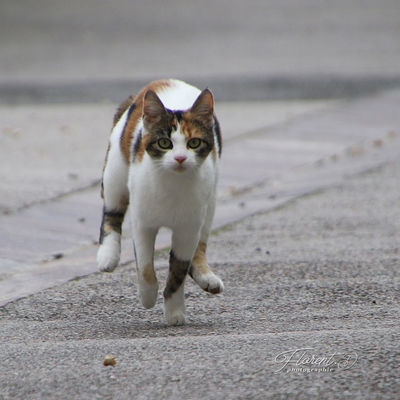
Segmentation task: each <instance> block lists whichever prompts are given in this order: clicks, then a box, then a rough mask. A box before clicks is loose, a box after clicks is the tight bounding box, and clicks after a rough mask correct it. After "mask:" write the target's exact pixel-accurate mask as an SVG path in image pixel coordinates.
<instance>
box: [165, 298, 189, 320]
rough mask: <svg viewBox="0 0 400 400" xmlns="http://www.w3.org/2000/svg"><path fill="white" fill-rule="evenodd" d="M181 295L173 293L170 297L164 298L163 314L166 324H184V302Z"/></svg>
mask: <svg viewBox="0 0 400 400" xmlns="http://www.w3.org/2000/svg"><path fill="white" fill-rule="evenodd" d="M181 297H182V296H179V295H178V293H175V294H174V295H173V296H172V297H171V298H169V299H166V300H165V303H164V316H165V320H166V321H167V324H168V325H184V324H185V304H184V302H183V301H184V300H183V298H181Z"/></svg>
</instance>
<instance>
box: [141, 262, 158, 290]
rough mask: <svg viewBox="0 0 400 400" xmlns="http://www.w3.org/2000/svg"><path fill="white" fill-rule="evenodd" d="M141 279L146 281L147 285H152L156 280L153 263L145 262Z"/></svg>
mask: <svg viewBox="0 0 400 400" xmlns="http://www.w3.org/2000/svg"><path fill="white" fill-rule="evenodd" d="M142 276H143V279H144V280H145V281H146V283H148V284H149V285H153V284H154V283H156V282H157V277H156V273H155V272H154V266H153V264H146V265H145V267H144V269H143V274H142Z"/></svg>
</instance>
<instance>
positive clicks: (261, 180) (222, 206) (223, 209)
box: [0, 91, 400, 305]
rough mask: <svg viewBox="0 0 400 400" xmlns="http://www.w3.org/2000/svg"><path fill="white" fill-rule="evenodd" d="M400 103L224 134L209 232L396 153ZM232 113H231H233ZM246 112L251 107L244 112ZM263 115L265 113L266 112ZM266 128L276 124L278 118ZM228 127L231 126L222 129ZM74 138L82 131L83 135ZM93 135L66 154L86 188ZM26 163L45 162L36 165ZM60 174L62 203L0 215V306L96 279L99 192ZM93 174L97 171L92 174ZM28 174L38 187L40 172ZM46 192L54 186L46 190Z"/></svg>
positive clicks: (361, 103) (127, 246)
mask: <svg viewBox="0 0 400 400" xmlns="http://www.w3.org/2000/svg"><path fill="white" fill-rule="evenodd" d="M399 99H400V92H399V91H390V92H384V93H382V94H380V95H377V96H373V97H371V98H366V99H359V100H353V101H350V102H336V103H333V104H332V103H328V105H325V106H323V103H317V104H319V106H322V108H318V107H317V108H314V112H310V113H307V112H306V111H307V110H309V111H311V110H310V109H308V108H307V106H306V105H303V107H299V108H298V111H299V112H300V111H301V110H303V112H305V113H303V115H298V116H297V117H295V118H288V117H284V118H283V119H281V123H276V124H275V125H272V126H271V125H268V120H269V118H268V117H264V118H259V119H256V118H255V119H254V123H255V125H251V126H250V125H249V127H248V128H250V130H245V128H243V129H244V130H243V131H240V130H235V129H232V131H229V130H228V134H227V135H226V136H227V140H226V142H225V144H224V157H223V159H222V164H221V174H220V175H221V176H220V184H219V194H218V206H217V211H216V216H215V219H214V228H219V227H221V226H224V225H225V224H228V223H231V222H233V221H236V220H238V219H240V218H243V217H245V216H247V215H251V214H253V213H255V212H257V211H259V210H266V209H271V208H273V207H276V206H277V205H279V204H283V203H284V202H287V201H288V200H291V199H294V198H296V197H298V196H300V195H303V194H304V193H310V192H313V191H315V190H318V189H321V188H324V187H327V186H329V185H333V184H337V183H338V182H340V181H341V180H342V179H343V178H344V177H345V176H348V175H352V174H355V173H359V172H361V171H365V170H368V169H370V168H374V167H376V166H377V165H380V164H382V163H385V162H389V161H391V160H393V159H395V158H397V157H398V154H399V152H400V134H399V131H398V126H400V120H399V118H400V115H399V114H398V112H397V104H398V102H399V101H400V100H399ZM260 106H261V105H260ZM308 106H310V104H308ZM225 107H227V108H226V109H225V111H226V110H229V109H230V107H229V106H228V105H225ZM235 107H239V105H235V106H233V107H232V108H231V110H234V109H235ZM247 107H248V108H251V105H249V104H248V105H247ZM312 107H316V105H315V104H314V106H312ZM312 107H311V109H313V108H312ZM262 109H263V110H267V109H268V107H266V105H265V104H264V108H262ZM228 114H229V113H228ZM228 114H226V115H228ZM231 114H232V120H231V125H230V126H231V127H232V122H233V121H234V120H235V119H237V120H239V123H238V124H237V126H236V128H238V127H239V126H240V121H241V119H242V118H241V115H240V114H239V115H237V114H236V113H231ZM249 114H251V113H250V112H249ZM282 115H285V114H284V113H283V114H282ZM227 119H229V115H228V117H227ZM274 120H275V121H277V120H278V118H277V116H275V119H274ZM260 121H263V123H265V124H266V126H264V127H263V128H259V127H258V125H257V123H260ZM227 125H228V127H229V123H228V124H227ZM77 131H78V132H81V131H82V128H80V129H79V130H77ZM240 132H242V133H240ZM96 135H97V132H93V136H91V135H90V134H83V135H82V138H81V139H79V142H80V143H82V145H83V146H82V150H81V148H80V147H79V146H77V148H79V151H78V150H77V152H76V154H74V155H73V156H74V157H75V159H77V160H80V165H81V167H80V169H79V175H80V176H81V177H85V176H86V178H87V177H92V178H91V179H88V182H89V183H90V182H91V181H92V180H93V179H95V178H96V175H91V173H92V171H94V170H96V168H94V167H93V166H94V165H95V164H96V162H98V161H99V160H102V158H103V154H104V148H103V149H102V150H101V152H100V150H99V151H98V153H99V154H97V153H96V155H95V156H94V157H93V160H92V161H91V162H89V161H87V160H89V159H90V158H91V156H90V153H91V151H92V147H94V146H90V145H89V147H86V144H87V143H89V144H90V142H91V140H90V137H96ZM24 137H25V136H24V135H21V138H20V143H22V144H24V143H25V141H24ZM28 137H29V136H28ZM50 137H51V135H50ZM94 140H95V139H92V141H94ZM27 143H30V142H29V140H28V141H27ZM70 143H72V142H71V141H70ZM75 145H76V144H75ZM42 146H43V144H42ZM96 146H98V145H96ZM44 147H45V146H44ZM83 149H85V150H83ZM50 153H51V152H50ZM33 154H34V153H33ZM58 156H60V157H65V160H66V161H67V163H66V164H65V165H68V153H66V154H63V151H62V147H61V149H60V150H59V151H56V152H55V154H54V155H53V157H52V158H50V160H44V163H45V164H47V165H51V164H53V165H57V161H56V160H55V157H58ZM5 158H7V157H5ZM32 160H33V161H34V162H36V163H43V161H42V160H40V159H39V160H38V159H37V157H36V158H35V157H33V159H32ZM96 160H97V161H96ZM26 164H28V160H26V162H25V164H23V163H21V164H20V165H19V166H18V165H17V164H16V168H15V172H13V174H14V176H23V174H24V168H25V165H26ZM18 171H19V173H18ZM63 171H65V170H63V164H62V163H60V167H59V168H52V169H50V171H49V176H50V177H52V180H51V182H57V179H60V183H58V184H55V185H54V186H53V190H57V189H58V190H59V189H63V190H67V192H66V194H64V195H63V196H61V197H55V198H48V201H44V202H41V203H37V204H35V202H33V203H31V206H30V207H27V208H23V209H19V210H18V209H17V210H16V211H15V210H14V212H12V211H11V212H7V210H6V213H5V214H4V215H2V216H0V237H1V238H2V240H1V241H0V305H1V304H5V303H7V302H9V301H12V300H15V299H18V298H20V297H22V296H26V295H29V294H31V293H35V292H37V291H39V290H42V289H44V288H46V287H51V286H53V285H56V284H60V283H62V282H65V281H67V280H69V279H73V278H76V277H79V276H83V275H86V274H88V273H90V272H94V271H97V265H96V262H95V258H94V255H95V253H96V244H95V243H96V241H97V238H98V237H97V235H98V229H99V219H100V210H101V207H102V206H101V199H100V197H99V187H98V185H94V186H93V185H91V184H89V185H88V186H87V187H86V188H80V189H79V186H78V185H77V183H76V182H75V180H73V181H72V182H71V183H70V186H68V185H67V186H66V187H63V179H65V176H63V175H66V174H63ZM99 171H101V165H100V164H99V166H98V172H97V174H99V173H100V172H99ZM33 173H34V174H36V175H35V176H36V177H37V178H38V179H40V178H41V177H40V170H39V171H34V172H33ZM11 176H12V175H11ZM97 176H99V175H97ZM42 179H43V182H46V180H45V179H44V178H43V177H42ZM76 181H79V180H78V179H77V180H76ZM5 182H7V180H5ZM24 182H25V181H24V180H22V182H21V189H18V187H17V186H16V188H17V190H16V191H14V192H13V191H12V190H6V189H4V186H3V190H2V191H3V192H4V193H6V196H5V198H7V196H8V198H10V197H11V198H13V197H16V198H17V200H18V194H19V193H20V192H21V191H22V193H23V191H24V190H26V188H29V187H32V186H29V185H26V184H25V183H24ZM28 183H29V182H28ZM47 185H48V186H49V187H52V185H51V184H49V183H47ZM74 185H75V186H74ZM1 187H2V186H1V185H0V188H1ZM44 187H46V186H44ZM5 188H7V186H5ZM40 188H41V186H40V187H36V191H35V192H33V193H32V194H30V195H29V196H28V198H31V199H33V200H34V199H35V196H37V195H38V194H39V195H40V196H43V198H44V199H45V198H46V193H45V191H44V190H42V192H40V191H38V190H37V189H40ZM68 190H69V192H68ZM28 204H29V203H28ZM124 232H125V233H127V234H124V239H123V244H122V263H126V262H131V261H132V257H133V252H132V240H131V237H130V234H129V224H125V226H124ZM169 243H170V238H169V232H168V231H166V230H164V231H162V232H161V234H160V235H159V237H158V240H157V248H163V247H165V246H168V245H169Z"/></svg>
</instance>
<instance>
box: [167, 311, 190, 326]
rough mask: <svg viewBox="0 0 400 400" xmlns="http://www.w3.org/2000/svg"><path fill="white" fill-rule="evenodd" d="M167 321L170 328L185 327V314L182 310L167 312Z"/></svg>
mask: <svg viewBox="0 0 400 400" xmlns="http://www.w3.org/2000/svg"><path fill="white" fill-rule="evenodd" d="M165 320H166V321H167V324H168V325H170V326H178V325H185V314H184V313H183V312H182V311H180V310H175V311H174V312H172V313H169V312H165Z"/></svg>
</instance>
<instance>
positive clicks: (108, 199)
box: [97, 133, 129, 272]
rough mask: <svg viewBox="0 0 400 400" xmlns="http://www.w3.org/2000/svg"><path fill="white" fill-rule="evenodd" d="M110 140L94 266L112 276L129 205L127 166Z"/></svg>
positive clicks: (116, 142) (115, 142) (118, 257)
mask: <svg viewBox="0 0 400 400" xmlns="http://www.w3.org/2000/svg"><path fill="white" fill-rule="evenodd" d="M113 136H117V133H113V134H112V136H111V141H110V147H109V150H108V153H107V160H106V164H105V167H104V172H103V181H102V196H103V199H104V206H103V218H102V222H101V227H100V239H99V244H100V246H99V249H98V251H97V263H98V265H99V268H100V270H102V271H106V272H112V271H113V270H114V269H115V268H116V267H117V266H118V263H119V259H120V253H121V227H122V222H123V220H124V216H125V212H126V209H127V207H128V204H129V192H128V188H127V180H128V170H129V168H128V163H127V162H126V161H125V159H124V158H123V154H122V152H121V150H120V146H119V141H118V140H116V138H115V137H113Z"/></svg>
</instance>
